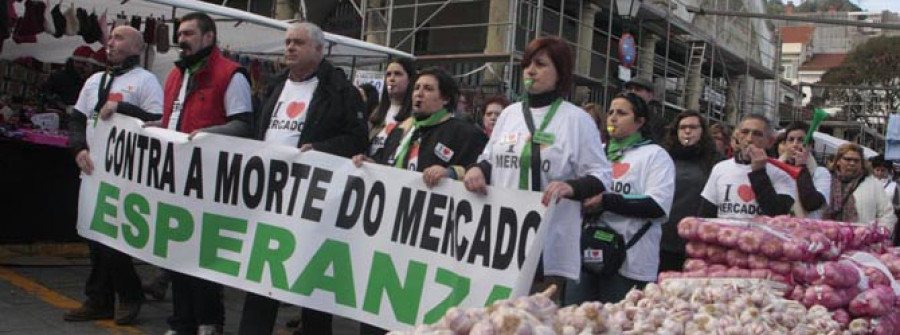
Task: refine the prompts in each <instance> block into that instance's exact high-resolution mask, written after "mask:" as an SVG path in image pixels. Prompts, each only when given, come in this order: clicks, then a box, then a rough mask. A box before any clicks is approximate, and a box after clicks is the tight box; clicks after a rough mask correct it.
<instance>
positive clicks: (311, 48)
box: [239, 22, 368, 335]
mask: <svg viewBox="0 0 900 335" xmlns="http://www.w3.org/2000/svg"><path fill="white" fill-rule="evenodd" d="M324 47H325V37H324V34H323V33H322V29H320V28H319V27H318V26H316V25H315V24H312V23H308V22H304V23H298V24H295V25H293V26H291V27H290V28H288V29H287V32H286V33H285V38H284V64H285V65H286V66H287V71H286V72H285V73H283V74H282V75H281V76H279V77H278V78H276V79H275V80H274V85H273V86H274V87H273V89H272V91H271V92H270V93H269V95H268V98H267V99H266V101H265V102H264V103H263V105H262V108H261V109H260V110H259V111H258V112H257V113H256V114H255V115H254V117H253V122H252V123H251V128H252V131H253V136H254V138H256V139H258V140H261V141H265V142H269V143H272V144H275V145H285V146H292V147H296V148H299V149H300V150H301V151H308V150H317V151H322V152H326V153H330V154H333V155H338V156H344V157H347V158H350V157H353V155H356V154H360V153H363V152H364V151H365V150H366V146H367V145H368V130H367V129H366V123H365V120H364V115H365V113H364V110H365V105H364V104H363V102H362V98H361V97H360V95H359V92H358V91H357V90H356V88H355V87H354V86H353V85H352V84H351V83H350V81H348V80H347V77H346V76H345V75H344V73H343V71H341V70H339V69H337V68H335V67H334V66H332V65H331V63H329V62H328V61H327V60H324V59H323V55H324V53H323V50H324ZM277 313H278V302H277V301H275V300H272V299H269V298H266V297H262V296H258V295H255V294H252V293H248V294H247V298H246V300H245V301H244V312H243V316H242V319H241V326H240V331H239V332H240V333H241V334H271V333H272V328H273V325H274V323H275V319H276V316H277ZM331 319H332V317H331V315H330V314H327V313H323V312H319V311H315V310H311V309H307V308H304V310H303V322H302V324H301V333H303V334H323V335H330V334H331V333H332V329H331Z"/></svg>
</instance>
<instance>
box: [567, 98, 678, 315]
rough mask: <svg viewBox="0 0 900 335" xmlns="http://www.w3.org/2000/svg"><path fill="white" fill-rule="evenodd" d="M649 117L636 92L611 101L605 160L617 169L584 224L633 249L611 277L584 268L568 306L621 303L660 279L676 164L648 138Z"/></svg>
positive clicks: (588, 207)
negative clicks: (618, 237) (617, 237)
mask: <svg viewBox="0 0 900 335" xmlns="http://www.w3.org/2000/svg"><path fill="white" fill-rule="evenodd" d="M649 117H650V116H649V109H648V107H647V104H646V103H645V102H644V99H642V98H641V97H640V96H638V95H636V94H634V93H624V94H620V95H617V96H616V97H615V98H613V100H612V101H611V102H610V106H609V112H608V113H607V117H606V121H607V122H606V124H607V127H608V130H609V137H610V140H609V143H607V144H606V157H607V158H608V159H609V160H610V161H611V162H612V164H613V182H612V186H611V187H609V188H608V189H607V190H606V191H604V192H603V193H602V194H600V195H597V196H594V197H592V198H590V199H588V200H587V201H585V204H584V206H585V212H586V213H588V214H587V218H586V219H585V220H586V222H588V223H590V224H598V225H603V226H607V227H609V228H611V229H612V230H614V231H615V232H616V233H618V234H619V235H622V237H623V239H624V241H625V242H626V243H627V244H633V246H631V247H630V248H629V249H628V250H627V252H626V256H625V261H624V263H622V266H621V267H620V268H619V269H618V271H617V272H615V273H613V274H608V275H598V274H595V273H593V272H589V271H585V269H582V272H581V278H580V280H579V281H578V282H574V281H570V282H569V283H568V285H569V287H570V289H569V290H567V292H566V293H567V295H566V303H567V304H568V303H576V304H580V303H581V302H584V301H601V302H613V303H614V302H618V301H619V300H622V299H623V298H624V297H625V294H626V293H628V291H629V290H631V289H632V288H639V289H640V288H643V287H644V285H646V284H647V283H648V282H652V281H655V280H656V275H657V272H658V268H659V245H660V241H661V239H662V224H663V223H665V222H666V218H667V217H668V215H669V211H670V210H671V208H672V198H673V197H674V194H675V163H674V162H672V158H671V157H669V153H668V152H666V150H665V149H663V148H662V147H660V146H659V145H656V144H654V143H653V140H652V139H651V138H650V136H649V135H650V132H649V131H650V129H649V124H650V123H649V122H648V121H649Z"/></svg>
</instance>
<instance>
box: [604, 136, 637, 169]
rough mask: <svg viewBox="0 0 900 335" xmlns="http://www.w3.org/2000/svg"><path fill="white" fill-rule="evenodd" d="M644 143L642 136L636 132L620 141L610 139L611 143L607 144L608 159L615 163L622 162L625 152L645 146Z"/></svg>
mask: <svg viewBox="0 0 900 335" xmlns="http://www.w3.org/2000/svg"><path fill="white" fill-rule="evenodd" d="M643 141H644V137H643V136H641V133H640V132H636V133H634V134H631V135H629V136H628V137H626V138H623V139H620V140H617V139H610V141H609V143H607V144H606V158H609V160H611V161H613V162H618V161H620V160H622V156H623V155H624V154H625V150H628V149H630V148H631V147H635V146H639V145H643V144H644V143H643Z"/></svg>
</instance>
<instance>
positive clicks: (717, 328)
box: [391, 280, 856, 335]
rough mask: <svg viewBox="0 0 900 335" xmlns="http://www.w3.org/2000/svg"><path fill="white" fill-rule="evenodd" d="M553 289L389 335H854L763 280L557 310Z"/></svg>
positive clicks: (680, 284) (672, 288)
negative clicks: (787, 297)
mask: <svg viewBox="0 0 900 335" xmlns="http://www.w3.org/2000/svg"><path fill="white" fill-rule="evenodd" d="M552 290H553V289H552V288H551V290H548V292H543V293H539V294H535V295H532V296H529V297H521V298H518V299H515V300H508V301H502V302H498V303H496V304H494V305H492V306H490V307H488V308H471V309H460V308H452V309H450V310H449V311H448V312H447V314H446V315H445V316H444V317H443V318H442V319H441V320H440V321H438V322H437V323H435V324H433V325H429V326H419V327H417V328H415V329H414V330H412V331H409V332H392V333H391V334H396V335H405V334H435V335H437V334H441V335H443V334H448V335H449V334H521V335H529V334H535V335H543V334H547V335H551V334H564V335H582V334H623V335H630V334H672V335H675V334H707V333H711V334H764V335H776V334H786V335H787V334H810V335H812V334H828V335H831V334H835V335H836V334H841V335H845V334H856V333H850V332H849V331H845V330H842V328H841V325H840V324H839V323H837V322H836V321H834V320H833V319H832V316H831V313H830V312H828V310H827V309H825V308H824V307H821V306H813V307H812V308H810V309H807V308H806V307H805V306H803V305H802V304H800V303H798V302H796V301H791V300H786V299H784V298H782V297H781V296H780V295H779V293H777V292H776V291H775V290H773V289H771V288H769V287H768V285H765V284H764V283H762V282H761V283H759V284H756V285H753V286H749V287H748V286H740V285H721V284H711V283H710V282H699V281H697V280H668V281H666V282H664V283H663V284H662V285H657V284H655V283H651V284H648V285H647V286H646V287H645V288H644V290H642V291H641V290H632V291H631V292H629V293H628V294H627V296H626V297H625V299H624V300H623V301H621V302H619V303H616V304H601V303H599V302H586V303H584V304H581V305H580V306H578V305H572V306H566V307H563V308H558V307H557V306H556V304H554V303H553V301H552V300H550V298H548V297H549V296H550V295H551V294H552Z"/></svg>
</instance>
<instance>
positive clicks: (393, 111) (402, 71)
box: [367, 58, 416, 157]
mask: <svg viewBox="0 0 900 335" xmlns="http://www.w3.org/2000/svg"><path fill="white" fill-rule="evenodd" d="M415 77H416V66H415V64H414V63H413V61H412V60H411V59H407V58H399V59H396V60H394V61H392V62H390V63H389V64H388V66H387V69H386V70H385V71H384V90H382V93H381V101H380V102H379V104H378V109H376V110H375V113H372V115H370V116H369V126H370V127H369V150H368V152H367V153H368V155H369V156H370V157H371V156H373V155H375V154H376V153H377V152H378V150H380V149H381V148H383V147H384V141H385V140H386V139H387V137H388V134H390V133H391V131H392V130H393V129H394V127H395V126H396V125H397V124H398V123H399V122H403V121H404V120H406V119H407V118H409V113H410V110H411V106H410V98H411V94H412V85H411V84H410V82H411V81H412V79H413V78H415Z"/></svg>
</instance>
